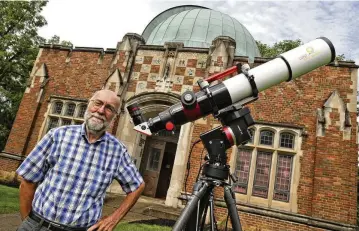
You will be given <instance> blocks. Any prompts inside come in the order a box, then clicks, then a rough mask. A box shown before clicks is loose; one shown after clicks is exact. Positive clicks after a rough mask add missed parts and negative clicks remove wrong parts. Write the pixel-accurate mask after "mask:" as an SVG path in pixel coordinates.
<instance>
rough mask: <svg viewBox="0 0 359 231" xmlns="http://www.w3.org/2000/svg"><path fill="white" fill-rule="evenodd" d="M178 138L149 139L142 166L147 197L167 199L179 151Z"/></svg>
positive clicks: (144, 192)
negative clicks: (177, 150)
mask: <svg viewBox="0 0 359 231" xmlns="http://www.w3.org/2000/svg"><path fill="white" fill-rule="evenodd" d="M177 141H178V136H177V137H161V136H158V137H156V136H154V137H148V138H147V140H146V146H145V150H144V154H143V158H142V161H141V165H140V172H141V174H142V176H143V179H144V181H145V183H146V187H145V189H144V191H143V194H144V195H145V196H150V197H156V198H162V199H165V198H166V195H167V190H168V188H169V185H170V181H171V176H172V169H173V163H174V159H175V155H176V149H177Z"/></svg>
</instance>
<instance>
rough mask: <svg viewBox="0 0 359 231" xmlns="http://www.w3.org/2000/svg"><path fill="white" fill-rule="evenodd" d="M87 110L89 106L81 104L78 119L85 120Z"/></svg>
mask: <svg viewBox="0 0 359 231" xmlns="http://www.w3.org/2000/svg"><path fill="white" fill-rule="evenodd" d="M86 109H87V105H86V104H81V105H80V108H79V110H78V113H77V117H78V118H84V115H85V112H86Z"/></svg>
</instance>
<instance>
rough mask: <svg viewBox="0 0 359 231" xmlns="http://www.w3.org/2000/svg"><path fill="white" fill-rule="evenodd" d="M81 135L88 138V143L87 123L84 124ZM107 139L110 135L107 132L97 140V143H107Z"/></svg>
mask: <svg viewBox="0 0 359 231" xmlns="http://www.w3.org/2000/svg"><path fill="white" fill-rule="evenodd" d="M81 135H82V136H84V137H85V138H86V140H87V141H88V137H87V133H86V123H85V122H84V123H82V125H81ZM107 138H108V134H107V132H106V131H105V133H104V134H103V135H102V136H101V137H100V138H99V139H98V140H96V142H102V141H105V140H107ZM96 142H95V143H96Z"/></svg>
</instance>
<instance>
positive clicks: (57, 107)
mask: <svg viewBox="0 0 359 231" xmlns="http://www.w3.org/2000/svg"><path fill="white" fill-rule="evenodd" d="M63 106H64V104H63V103H62V102H60V101H57V102H55V104H54V105H53V108H52V113H53V114H57V115H61V112H62V107H63Z"/></svg>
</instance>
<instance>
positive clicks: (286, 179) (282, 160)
mask: <svg viewBox="0 0 359 231" xmlns="http://www.w3.org/2000/svg"><path fill="white" fill-rule="evenodd" d="M292 159H293V156H292V155H278V160H277V171H276V175H275V185H274V199H275V200H279V201H289V193H290V179H291V171H292Z"/></svg>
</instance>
